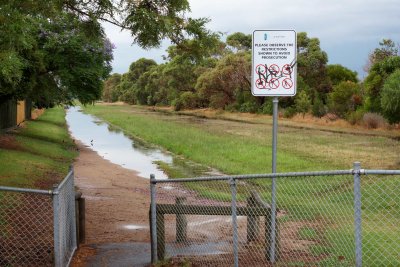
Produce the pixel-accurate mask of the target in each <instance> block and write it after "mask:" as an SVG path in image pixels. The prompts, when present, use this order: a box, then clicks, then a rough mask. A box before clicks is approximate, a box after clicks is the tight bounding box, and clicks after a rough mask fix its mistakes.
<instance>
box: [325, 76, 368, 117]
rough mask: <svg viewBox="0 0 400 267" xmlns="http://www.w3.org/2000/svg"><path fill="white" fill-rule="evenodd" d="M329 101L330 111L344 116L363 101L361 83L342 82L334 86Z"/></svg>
mask: <svg viewBox="0 0 400 267" xmlns="http://www.w3.org/2000/svg"><path fill="white" fill-rule="evenodd" d="M328 102H329V109H330V111H331V112H333V113H335V114H336V115H338V116H340V117H342V118H344V117H345V116H346V115H347V114H348V113H349V112H352V111H355V110H356V109H357V107H358V106H360V105H361V103H362V99H361V88H360V85H359V84H357V83H354V82H347V81H346V82H340V83H339V84H338V85H336V86H334V87H333V91H332V92H331V93H330V94H329V96H328Z"/></svg>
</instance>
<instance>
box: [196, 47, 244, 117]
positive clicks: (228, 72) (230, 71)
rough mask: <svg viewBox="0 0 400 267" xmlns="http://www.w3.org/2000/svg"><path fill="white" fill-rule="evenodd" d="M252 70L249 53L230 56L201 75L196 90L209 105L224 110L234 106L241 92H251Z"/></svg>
mask: <svg viewBox="0 0 400 267" xmlns="http://www.w3.org/2000/svg"><path fill="white" fill-rule="evenodd" d="M250 70H251V61H250V54H249V53H243V52H242V53H237V54H228V55H226V56H225V57H224V58H222V59H221V60H220V61H219V62H218V63H217V65H216V66H215V68H212V69H209V70H208V71H206V72H204V73H203V74H202V75H200V77H199V78H198V79H197V83H196V90H197V91H198V94H199V95H200V97H201V98H203V99H204V100H205V103H206V104H207V105H210V106H211V107H213V108H222V109H223V108H225V107H226V106H227V105H230V104H233V103H234V102H235V100H236V96H237V95H238V94H240V92H243V91H247V92H248V93H249V92H250V73H251V71H250Z"/></svg>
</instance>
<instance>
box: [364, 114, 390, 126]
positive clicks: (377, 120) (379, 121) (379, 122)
mask: <svg viewBox="0 0 400 267" xmlns="http://www.w3.org/2000/svg"><path fill="white" fill-rule="evenodd" d="M362 120H363V124H364V125H365V126H366V127H367V128H369V129H376V128H379V127H384V126H385V125H386V120H385V118H383V117H382V116H381V115H379V114H377V113H371V112H367V113H365V114H364V116H363V119H362Z"/></svg>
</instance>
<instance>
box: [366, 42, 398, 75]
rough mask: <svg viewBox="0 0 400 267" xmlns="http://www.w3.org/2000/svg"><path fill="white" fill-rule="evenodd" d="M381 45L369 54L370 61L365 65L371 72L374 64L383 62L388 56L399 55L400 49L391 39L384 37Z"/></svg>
mask: <svg viewBox="0 0 400 267" xmlns="http://www.w3.org/2000/svg"><path fill="white" fill-rule="evenodd" d="M379 46H380V47H378V48H375V49H374V51H373V52H372V53H370V54H369V56H368V62H367V64H366V65H365V67H364V69H365V71H367V72H369V70H370V68H371V67H372V66H373V65H374V64H376V63H379V62H382V61H384V60H385V59H387V58H388V57H392V56H397V55H398V53H399V49H398V48H397V47H396V44H395V43H394V42H393V40H391V39H383V40H382V41H381V42H379Z"/></svg>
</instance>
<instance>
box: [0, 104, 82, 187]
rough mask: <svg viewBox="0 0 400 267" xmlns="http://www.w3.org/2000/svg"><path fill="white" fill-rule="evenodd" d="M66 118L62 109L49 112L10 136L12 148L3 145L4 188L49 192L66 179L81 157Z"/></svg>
mask: <svg viewBox="0 0 400 267" xmlns="http://www.w3.org/2000/svg"><path fill="white" fill-rule="evenodd" d="M64 116H65V113H64V110H63V109H62V108H53V109H48V110H47V111H46V112H45V113H44V114H43V115H42V116H41V117H39V118H38V119H37V120H34V121H28V122H27V123H26V124H25V126H24V127H22V128H19V129H17V130H15V131H13V132H12V133H9V134H8V135H7V136H8V137H11V141H9V143H10V142H11V143H12V145H11V146H10V144H8V145H7V146H5V145H4V144H3V145H0V162H1V165H0V184H1V185H2V186H15V187H31V188H32V187H33V188H44V189H49V188H50V187H51V185H52V184H53V183H58V182H60V181H61V180H62V179H63V178H64V176H65V175H66V174H67V172H68V168H69V165H70V164H71V163H72V160H73V158H75V157H76V155H77V152H76V151H75V146H74V144H73V143H72V141H71V139H70V138H69V135H68V130H67V128H66V124H65V119H64Z"/></svg>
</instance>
